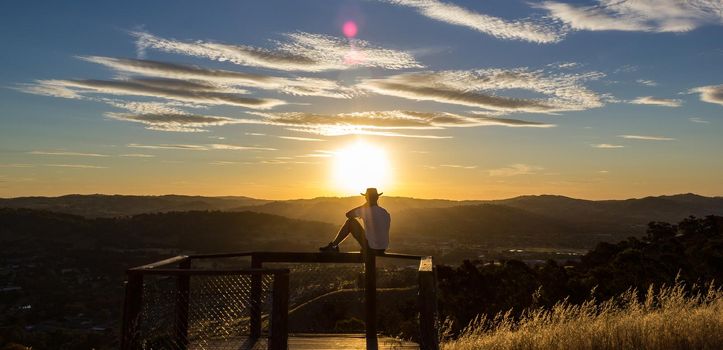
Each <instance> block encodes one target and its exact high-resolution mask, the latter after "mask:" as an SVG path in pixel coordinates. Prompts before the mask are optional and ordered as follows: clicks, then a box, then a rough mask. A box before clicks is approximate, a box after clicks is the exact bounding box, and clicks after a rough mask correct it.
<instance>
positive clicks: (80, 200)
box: [0, 194, 269, 217]
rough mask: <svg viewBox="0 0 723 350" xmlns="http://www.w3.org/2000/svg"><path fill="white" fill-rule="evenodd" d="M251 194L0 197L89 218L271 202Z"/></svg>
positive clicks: (11, 204)
mask: <svg viewBox="0 0 723 350" xmlns="http://www.w3.org/2000/svg"><path fill="white" fill-rule="evenodd" d="M267 202H269V201H267V200H263V199H254V198H249V197H202V196H180V195H166V196H124V195H102V194H93V195H78V194H71V195H67V196H60V197H18V198H0V208H27V209H41V210H50V211H54V212H59V213H66V214H75V215H81V216H85V217H114V216H128V215H136V214H143V213H158V212H170V211H190V210H228V209H230V208H235V207H239V206H252V205H260V204H264V203H267Z"/></svg>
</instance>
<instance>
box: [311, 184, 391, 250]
mask: <svg viewBox="0 0 723 350" xmlns="http://www.w3.org/2000/svg"><path fill="white" fill-rule="evenodd" d="M360 194H361V195H362V196H364V198H366V203H364V205H362V206H360V207H356V208H354V209H352V210H349V211H348V212H347V213H346V222H345V223H344V225H342V226H341V229H339V233H338V234H337V235H336V238H334V240H333V241H331V242H330V243H329V244H328V245H326V246H324V247H321V248H319V250H321V251H322V252H339V244H340V243H341V242H343V241H344V240H345V239H346V238H347V237H348V236H349V234H351V235H352V236H354V238H356V240H357V242H359V245H360V246H361V248H362V251H364V250H367V249H369V252H371V253H373V254H381V253H384V250H385V249H387V247H389V225H390V224H391V217H390V216H389V213H388V212H387V211H386V210H385V209H384V208H382V207H380V206H379V204H377V201H378V200H379V196H381V195H382V194H384V192H382V193H377V189H376V188H367V191H366V193H360ZM357 218H360V219H362V221H363V222H364V227H362V225H361V224H360V223H359V221H358V220H357Z"/></svg>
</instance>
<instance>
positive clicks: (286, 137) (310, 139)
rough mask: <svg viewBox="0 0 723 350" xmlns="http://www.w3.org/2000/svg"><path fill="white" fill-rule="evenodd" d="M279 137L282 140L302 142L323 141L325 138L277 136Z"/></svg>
mask: <svg viewBox="0 0 723 350" xmlns="http://www.w3.org/2000/svg"><path fill="white" fill-rule="evenodd" d="M277 137H278V138H280V139H284V140H294V141H304V142H323V141H326V140H322V139H316V138H312V137H297V136H277Z"/></svg>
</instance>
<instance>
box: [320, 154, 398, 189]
mask: <svg viewBox="0 0 723 350" xmlns="http://www.w3.org/2000/svg"><path fill="white" fill-rule="evenodd" d="M332 177H333V183H334V187H335V188H336V190H337V191H339V192H341V193H343V194H345V195H350V194H357V193H359V192H364V190H365V189H366V188H368V187H376V188H379V189H380V190H382V191H384V189H385V188H387V187H388V186H389V184H390V180H391V167H390V163H389V158H388V157H387V152H386V151H385V150H384V149H383V148H380V147H376V146H374V145H370V144H368V143H366V142H364V141H357V142H355V143H353V144H350V145H348V146H346V147H344V148H342V149H339V150H337V151H336V152H334V162H333V167H332Z"/></svg>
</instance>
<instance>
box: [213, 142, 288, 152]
mask: <svg viewBox="0 0 723 350" xmlns="http://www.w3.org/2000/svg"><path fill="white" fill-rule="evenodd" d="M207 146H208V147H209V148H210V149H218V150H230V151H276V150H277V149H276V148H270V147H258V146H238V145H228V144H219V143H214V144H210V145H207Z"/></svg>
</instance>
